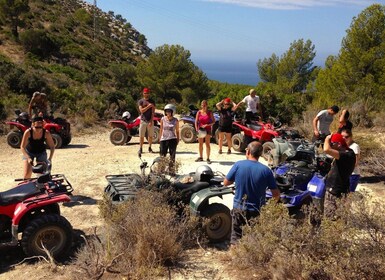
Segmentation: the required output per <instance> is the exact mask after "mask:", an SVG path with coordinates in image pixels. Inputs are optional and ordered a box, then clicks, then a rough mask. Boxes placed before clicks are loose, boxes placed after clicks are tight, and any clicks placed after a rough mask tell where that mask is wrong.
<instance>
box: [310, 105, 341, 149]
mask: <svg viewBox="0 0 385 280" xmlns="http://www.w3.org/2000/svg"><path fill="white" fill-rule="evenodd" d="M339 110H340V108H338V106H336V105H333V106H331V107H330V108H328V109H326V110H321V111H320V112H319V113H318V114H317V116H316V117H315V118H314V119H313V131H314V136H313V142H314V141H315V140H323V139H325V137H326V135H329V134H330V124H331V123H332V122H333V119H334V115H335V114H337V113H338V111H339Z"/></svg>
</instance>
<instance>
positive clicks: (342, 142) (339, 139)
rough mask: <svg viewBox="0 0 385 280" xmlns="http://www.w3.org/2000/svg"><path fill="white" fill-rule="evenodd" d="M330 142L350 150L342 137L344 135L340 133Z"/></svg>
mask: <svg viewBox="0 0 385 280" xmlns="http://www.w3.org/2000/svg"><path fill="white" fill-rule="evenodd" d="M330 142H332V143H339V144H340V145H341V146H343V147H345V148H349V146H348V144H346V141H345V139H344V137H342V135H341V134H340V133H334V134H332V136H331V137H330Z"/></svg>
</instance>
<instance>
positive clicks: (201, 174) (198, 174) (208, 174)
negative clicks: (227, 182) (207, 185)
mask: <svg viewBox="0 0 385 280" xmlns="http://www.w3.org/2000/svg"><path fill="white" fill-rule="evenodd" d="M213 177H214V173H213V171H212V170H211V168H210V166H208V165H201V166H199V167H198V168H197V170H196V171H195V178H194V179H195V181H201V182H210V179H211V178H213Z"/></svg>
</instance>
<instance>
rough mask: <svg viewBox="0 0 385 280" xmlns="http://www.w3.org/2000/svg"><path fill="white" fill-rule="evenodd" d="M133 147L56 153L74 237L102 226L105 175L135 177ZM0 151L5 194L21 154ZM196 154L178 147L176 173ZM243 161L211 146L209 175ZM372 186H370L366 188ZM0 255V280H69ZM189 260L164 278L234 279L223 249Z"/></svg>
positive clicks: (0, 144) (87, 140) (92, 141)
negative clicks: (69, 191) (67, 187)
mask: <svg viewBox="0 0 385 280" xmlns="http://www.w3.org/2000/svg"><path fill="white" fill-rule="evenodd" d="M138 148H139V138H138V137H134V138H132V139H131V142H130V143H128V144H127V145H125V146H114V145H112V144H111V143H110V141H109V131H107V130H102V131H97V132H94V133H91V134H86V135H79V136H75V137H74V138H73V140H72V142H71V144H70V145H69V146H67V147H65V148H62V149H58V150H56V151H55V155H54V157H53V161H52V163H53V168H52V174H65V176H66V177H67V179H68V180H69V181H70V182H71V184H72V186H73V188H74V193H73V195H74V196H73V201H72V202H71V203H67V204H65V205H62V206H61V211H62V215H63V216H64V217H66V218H67V219H68V220H69V221H70V223H71V224H72V226H73V228H74V229H75V231H76V232H80V233H81V234H85V235H89V234H92V233H93V232H94V229H95V227H99V226H101V225H102V220H101V218H100V217H99V211H98V206H97V201H98V200H100V199H101V198H102V195H103V190H104V188H105V186H106V179H105V176H106V175H107V174H123V173H132V172H136V173H139V171H140V170H139V165H140V163H141V161H140V159H139V158H138V156H137V152H138ZM147 150H148V145H147V143H146V144H145V145H144V149H143V151H144V153H143V155H142V159H143V160H146V161H148V162H149V163H151V162H152V160H153V159H154V158H155V157H156V156H158V155H157V154H151V153H148V152H147ZM153 150H154V151H155V152H158V151H159V145H157V144H156V145H153ZM0 151H1V154H0V162H1V166H0V182H1V184H0V191H5V190H8V189H9V188H11V187H13V186H15V185H16V184H17V183H16V182H15V181H14V179H15V178H21V176H22V168H23V166H22V154H21V152H20V150H19V149H13V148H11V147H9V146H8V145H7V143H6V138H5V136H1V137H0ZM197 151H198V144H197V143H193V144H185V143H183V142H182V141H181V142H180V144H179V145H178V148H177V160H180V162H181V167H180V170H179V173H180V174H187V173H189V172H193V171H195V169H196V168H197V167H198V166H200V165H202V162H195V161H194V160H195V159H196V158H197V157H198V153H197ZM224 151H227V147H224ZM204 155H205V150H204ZM204 158H206V157H204ZM244 158H245V155H244V154H243V153H237V152H233V153H232V154H230V155H228V154H226V153H224V154H221V155H219V154H218V146H217V145H216V144H214V143H212V144H211V160H212V164H211V165H210V166H211V168H212V169H213V171H221V172H223V173H225V174H226V173H227V172H228V171H229V169H230V168H231V166H232V165H233V164H234V163H235V162H236V161H238V160H241V159H244ZM203 164H206V163H203ZM371 185H373V186H374V187H373V188H371ZM360 187H361V188H362V187H363V186H360ZM366 188H367V189H369V190H373V191H375V192H380V193H382V195H383V194H384V182H383V181H380V182H378V183H376V184H367V185H366ZM0 255H1V257H0V273H1V274H0V279H15V280H16V279H26V278H29V279H44V278H48V277H52V278H53V277H54V279H68V277H65V270H66V267H65V266H61V267H58V268H56V269H55V270H54V269H47V268H49V265H48V264H46V263H45V262H38V263H35V264H30V263H23V264H17V263H18V262H19V261H20V257H19V255H20V249H14V248H13V249H10V250H7V251H3V250H2V251H0ZM15 255H16V256H17V257H15ZM188 256H189V258H188V260H187V262H186V264H185V267H183V268H181V269H180V271H178V272H172V274H171V275H170V277H168V278H169V279H235V278H236V277H235V276H234V277H232V276H231V273H230V271H229V269H226V265H228V263H229V258H230V256H229V253H228V252H227V251H225V250H223V248H209V249H203V248H200V249H196V250H192V251H190V252H188ZM15 264H17V265H15ZM1 269H4V270H3V271H2V270H1Z"/></svg>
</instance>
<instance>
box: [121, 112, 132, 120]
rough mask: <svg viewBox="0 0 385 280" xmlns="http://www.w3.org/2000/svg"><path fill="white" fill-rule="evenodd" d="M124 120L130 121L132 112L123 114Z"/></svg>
mask: <svg viewBox="0 0 385 280" xmlns="http://www.w3.org/2000/svg"><path fill="white" fill-rule="evenodd" d="M122 118H123V119H124V118H126V119H129V118H131V114H130V112H128V111H125V112H124V113H123V115H122Z"/></svg>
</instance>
